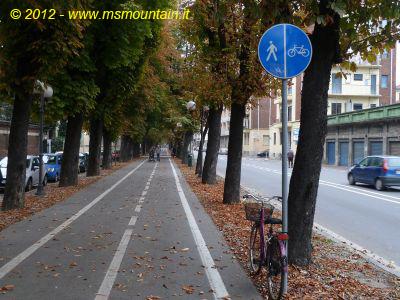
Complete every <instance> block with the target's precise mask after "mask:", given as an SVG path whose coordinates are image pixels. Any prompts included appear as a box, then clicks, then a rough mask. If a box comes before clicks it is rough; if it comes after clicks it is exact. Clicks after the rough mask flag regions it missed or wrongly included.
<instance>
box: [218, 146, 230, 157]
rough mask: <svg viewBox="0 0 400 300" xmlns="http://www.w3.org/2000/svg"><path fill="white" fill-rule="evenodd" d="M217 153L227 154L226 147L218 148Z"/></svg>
mask: <svg viewBox="0 0 400 300" xmlns="http://www.w3.org/2000/svg"><path fill="white" fill-rule="evenodd" d="M218 154H222V155H228V148H219V151H218Z"/></svg>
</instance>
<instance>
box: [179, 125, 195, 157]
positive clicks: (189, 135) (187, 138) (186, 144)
mask: <svg viewBox="0 0 400 300" xmlns="http://www.w3.org/2000/svg"><path fill="white" fill-rule="evenodd" d="M192 138H193V132H191V131H187V132H185V137H184V139H183V149H182V153H181V155H182V163H183V164H187V163H188V154H189V149H188V148H189V145H190V142H191V141H192Z"/></svg>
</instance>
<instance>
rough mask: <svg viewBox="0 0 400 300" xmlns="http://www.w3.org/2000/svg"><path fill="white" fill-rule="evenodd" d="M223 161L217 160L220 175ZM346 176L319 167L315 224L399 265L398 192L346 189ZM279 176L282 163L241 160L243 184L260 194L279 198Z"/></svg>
mask: <svg viewBox="0 0 400 300" xmlns="http://www.w3.org/2000/svg"><path fill="white" fill-rule="evenodd" d="M226 160H227V157H226V156H220V157H219V161H218V169H217V170H218V174H219V175H221V176H225V169H226ZM289 173H290V170H289ZM346 175H347V172H346V170H345V169H340V168H334V167H323V168H322V172H321V180H320V186H319V190H318V200H317V207H316V213H315V222H316V223H318V224H320V225H322V226H323V227H325V228H327V229H329V230H330V231H333V232H334V233H336V234H338V235H340V236H342V237H344V238H345V239H347V240H349V241H351V242H353V243H356V244H358V245H360V246H361V247H364V248H365V249H368V250H369V251H371V252H373V253H375V254H377V255H379V256H381V257H383V258H384V259H386V260H388V261H393V262H394V263H395V264H396V265H397V266H400V230H399V228H400V190H398V189H389V190H387V191H382V192H378V191H376V190H375V189H374V188H373V187H370V186H366V185H357V186H355V187H353V186H349V185H348V183H347V177H346ZM281 176H282V175H281V161H276V160H266V159H262V158H244V159H243V162H242V178H241V181H242V185H243V186H245V187H248V188H250V189H253V190H256V191H258V192H259V193H260V194H262V195H266V196H272V195H281Z"/></svg>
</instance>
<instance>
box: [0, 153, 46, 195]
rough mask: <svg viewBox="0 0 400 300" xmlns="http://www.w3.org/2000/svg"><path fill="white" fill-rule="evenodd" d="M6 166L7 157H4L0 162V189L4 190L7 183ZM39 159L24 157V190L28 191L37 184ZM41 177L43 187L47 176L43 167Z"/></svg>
mask: <svg viewBox="0 0 400 300" xmlns="http://www.w3.org/2000/svg"><path fill="white" fill-rule="evenodd" d="M7 164H8V157H4V158H3V159H2V160H0V170H1V177H2V178H1V183H0V187H1V188H4V186H5V185H6V181H7ZM39 165H40V163H39V157H38V156H32V155H28V156H27V157H26V173H25V174H26V177H25V190H26V191H29V190H31V189H32V188H33V187H34V186H37V185H38V184H39ZM42 170H43V173H42V174H43V175H42V182H43V185H46V184H47V175H46V171H45V168H44V166H43V167H42Z"/></svg>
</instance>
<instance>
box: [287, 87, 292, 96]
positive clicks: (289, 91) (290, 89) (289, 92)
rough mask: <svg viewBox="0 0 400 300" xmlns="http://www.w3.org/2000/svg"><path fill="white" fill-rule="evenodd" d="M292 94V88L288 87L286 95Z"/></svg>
mask: <svg viewBox="0 0 400 300" xmlns="http://www.w3.org/2000/svg"><path fill="white" fill-rule="evenodd" d="M292 94H293V86H292V85H289V87H288V95H292Z"/></svg>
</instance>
